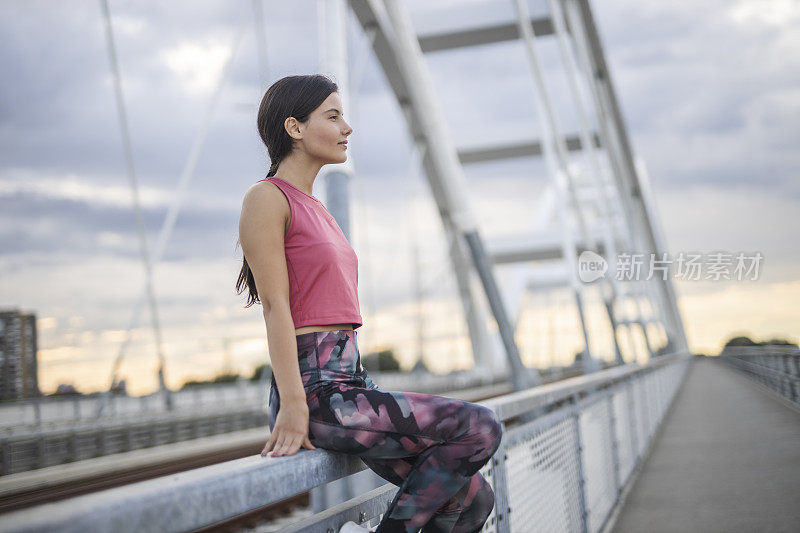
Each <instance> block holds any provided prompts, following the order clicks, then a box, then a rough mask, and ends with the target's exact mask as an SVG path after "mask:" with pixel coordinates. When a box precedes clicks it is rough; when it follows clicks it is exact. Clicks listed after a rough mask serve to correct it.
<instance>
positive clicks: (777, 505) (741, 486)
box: [612, 358, 800, 533]
mask: <svg viewBox="0 0 800 533" xmlns="http://www.w3.org/2000/svg"><path fill="white" fill-rule="evenodd" d="M660 433H661V434H660V435H657V440H656V441H655V442H654V444H653V448H652V450H651V451H650V454H649V456H648V457H647V460H646V461H645V463H644V464H643V466H642V470H641V473H640V474H639V476H638V478H637V479H636V481H635V482H634V484H633V486H632V487H631V489H630V492H629V493H628V495H627V498H626V500H625V502H624V504H623V505H622V508H621V510H620V513H619V516H618V518H617V520H616V522H615V523H614V526H613V528H612V531H613V532H617V533H628V532H636V533H640V532H642V531H647V532H651V533H652V532H672V531H674V532H686V531H725V532H732V531H794V532H796V531H800V412H799V411H797V410H795V409H793V408H792V407H790V406H788V405H787V404H784V403H783V402H781V401H780V400H778V399H776V398H774V397H773V396H772V395H770V394H769V393H768V392H766V391H765V390H763V389H761V388H760V387H759V386H758V385H757V384H756V383H755V382H754V381H751V380H750V379H749V378H748V377H746V376H744V375H742V374H739V373H737V372H736V371H735V370H733V369H731V368H730V367H728V366H727V365H724V364H723V363H721V362H719V361H712V360H710V358H697V359H696V360H695V362H694V363H693V366H692V367H690V368H689V369H688V371H687V376H686V381H685V383H684V384H683V387H682V389H681V390H679V391H678V394H677V396H676V398H675V403H674V405H673V406H672V410H671V411H670V412H669V413H667V417H666V419H665V420H664V422H663V427H662V428H661V430H660Z"/></svg>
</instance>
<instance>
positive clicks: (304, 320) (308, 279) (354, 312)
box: [259, 176, 361, 329]
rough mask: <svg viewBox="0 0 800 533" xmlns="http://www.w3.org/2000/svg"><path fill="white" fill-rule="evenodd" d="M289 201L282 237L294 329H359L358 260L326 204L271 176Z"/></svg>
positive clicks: (271, 180)
mask: <svg viewBox="0 0 800 533" xmlns="http://www.w3.org/2000/svg"><path fill="white" fill-rule="evenodd" d="M265 180H268V181H270V182H272V183H274V184H275V185H276V186H277V187H278V188H279V189H280V190H281V191H282V192H283V194H284V196H286V199H287V200H288V201H289V209H290V210H291V213H292V216H291V219H290V220H289V229H288V230H287V231H286V236H285V237H284V248H285V250H286V268H287V270H288V272H289V306H290V308H291V312H292V320H293V322H294V327H295V328H299V327H302V326H320V325H329V324H348V323H352V324H353V329H357V328H359V327H360V326H361V313H360V311H359V307H358V258H357V257H356V253H355V251H354V250H353V248H352V247H351V246H350V243H349V242H347V238H345V236H344V233H343V232H342V229H341V228H340V227H339V224H337V223H336V219H334V218H333V215H331V214H330V213H329V212H328V210H327V209H326V208H325V206H324V205H323V204H322V202H320V201H319V200H317V199H316V198H315V197H313V196H311V195H308V194H306V193H305V192H303V191H301V190H300V189H298V188H297V187H295V186H294V185H292V184H291V183H289V182H288V181H286V180H285V179H282V178H278V177H276V176H270V177H267V178H264V179H262V180H259V181H265Z"/></svg>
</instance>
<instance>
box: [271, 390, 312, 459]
mask: <svg viewBox="0 0 800 533" xmlns="http://www.w3.org/2000/svg"><path fill="white" fill-rule="evenodd" d="M300 446H303V447H304V448H306V449H309V450H316V449H317V448H316V447H315V446H314V445H313V444H311V441H310V440H309V438H308V404H306V403H305V402H296V403H292V402H290V403H281V408H280V409H279V410H278V416H277V417H276V418H275V425H274V426H273V428H272V434H271V435H270V436H269V440H268V441H267V445H266V446H264V449H263V450H262V451H261V457H266V456H267V455H268V454H269V455H270V456H271V457H281V456H284V455H294V454H295V452H297V450H299V449H300ZM270 450H272V453H269V451H270Z"/></svg>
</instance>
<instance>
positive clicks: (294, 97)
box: [236, 74, 339, 307]
mask: <svg viewBox="0 0 800 533" xmlns="http://www.w3.org/2000/svg"><path fill="white" fill-rule="evenodd" d="M335 92H339V87H338V86H337V85H336V83H334V82H333V81H332V80H331V79H330V78H328V77H327V76H323V75H321V74H311V75H305V76H286V77H284V78H281V79H279V80H278V81H276V82H275V83H273V84H272V85H271V86H270V88H269V89H267V92H266V93H264V97H263V98H262V99H261V105H260V106H259V108H258V120H257V122H256V123H257V125H258V134H259V135H260V136H261V140H262V141H264V144H265V145H266V146H267V152H268V153H269V158H270V161H271V162H272V164H271V165H270V167H269V172H267V177H269V176H274V175H275V173H276V172H277V171H278V166H279V165H280V163H281V161H282V160H283V158H284V157H286V156H287V155H289V154H290V153H291V152H292V148H293V143H294V139H292V137H291V136H290V135H289V133H287V131H286V128H284V126H283V124H284V122H286V119H287V118H289V117H294V118H296V119H297V120H298V122H301V123H305V122H307V121H308V118H309V117H310V116H311V112H312V111H314V110H315V109H316V108H318V107H319V106H320V105H322V103H323V102H324V101H325V99H326V98H328V96H330V95H331V93H335ZM238 244H239V241H238V239H237V245H238ZM245 287H247V289H249V295H248V298H247V305H245V307H250V306H251V305H253V304H254V303H256V302H260V301H261V300H260V299H259V297H258V291H257V290H256V281H255V278H254V277H253V272H252V271H251V270H250V266H249V265H248V264H247V258H245V256H244V252H243V253H242V269H241V271H240V272H239V278H238V279H237V280H236V293H237V294H241V293H242V292H243V291H244V289H245Z"/></svg>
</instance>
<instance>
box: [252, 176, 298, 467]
mask: <svg viewBox="0 0 800 533" xmlns="http://www.w3.org/2000/svg"><path fill="white" fill-rule="evenodd" d="M289 216H290V210H289V203H288V201H287V200H286V198H285V197H284V196H283V193H282V192H281V191H280V190H279V189H278V187H277V186H275V185H272V184H269V185H267V184H262V185H259V186H254V187H251V188H250V190H248V191H247V193H246V194H245V197H244V200H243V202H242V214H241V217H240V218H239V241H240V242H241V244H242V251H243V252H244V256H245V257H246V258H247V264H248V265H249V267H250V270H251V271H252V273H253V278H254V279H255V282H256V290H257V291H258V297H259V299H260V300H261V306H262V312H263V315H264V322H265V323H266V326H267V343H268V345H269V354H270V359H271V361H272V371H273V373H274V374H275V382H276V384H277V386H278V393H279V394H280V397H281V408H280V411H279V412H278V417H277V418H276V421H275V425H274V427H273V432H272V435H270V440H269V442H268V443H267V446H266V447H265V448H264V451H263V452H262V455H264V454H266V452H267V451H269V450H270V449H271V447H272V445H275V450H274V452H273V456H275V455H283V454H284V453H287V454H288V455H291V454H293V453H294V452H295V451H297V449H298V448H299V447H300V445H306V447H307V448H309V447H310V449H314V447H313V446H312V445H311V443H310V442H308V405H307V404H306V394H305V389H304V388H303V382H302V380H301V378H300V365H299V363H298V360H297V338H296V337H295V332H294V330H295V328H294V322H293V321H292V314H291V309H290V306H289V274H288V271H287V267H286V254H285V250H284V241H283V239H284V231H285V229H284V228H285V227H286V220H287V219H288V217H289Z"/></svg>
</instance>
